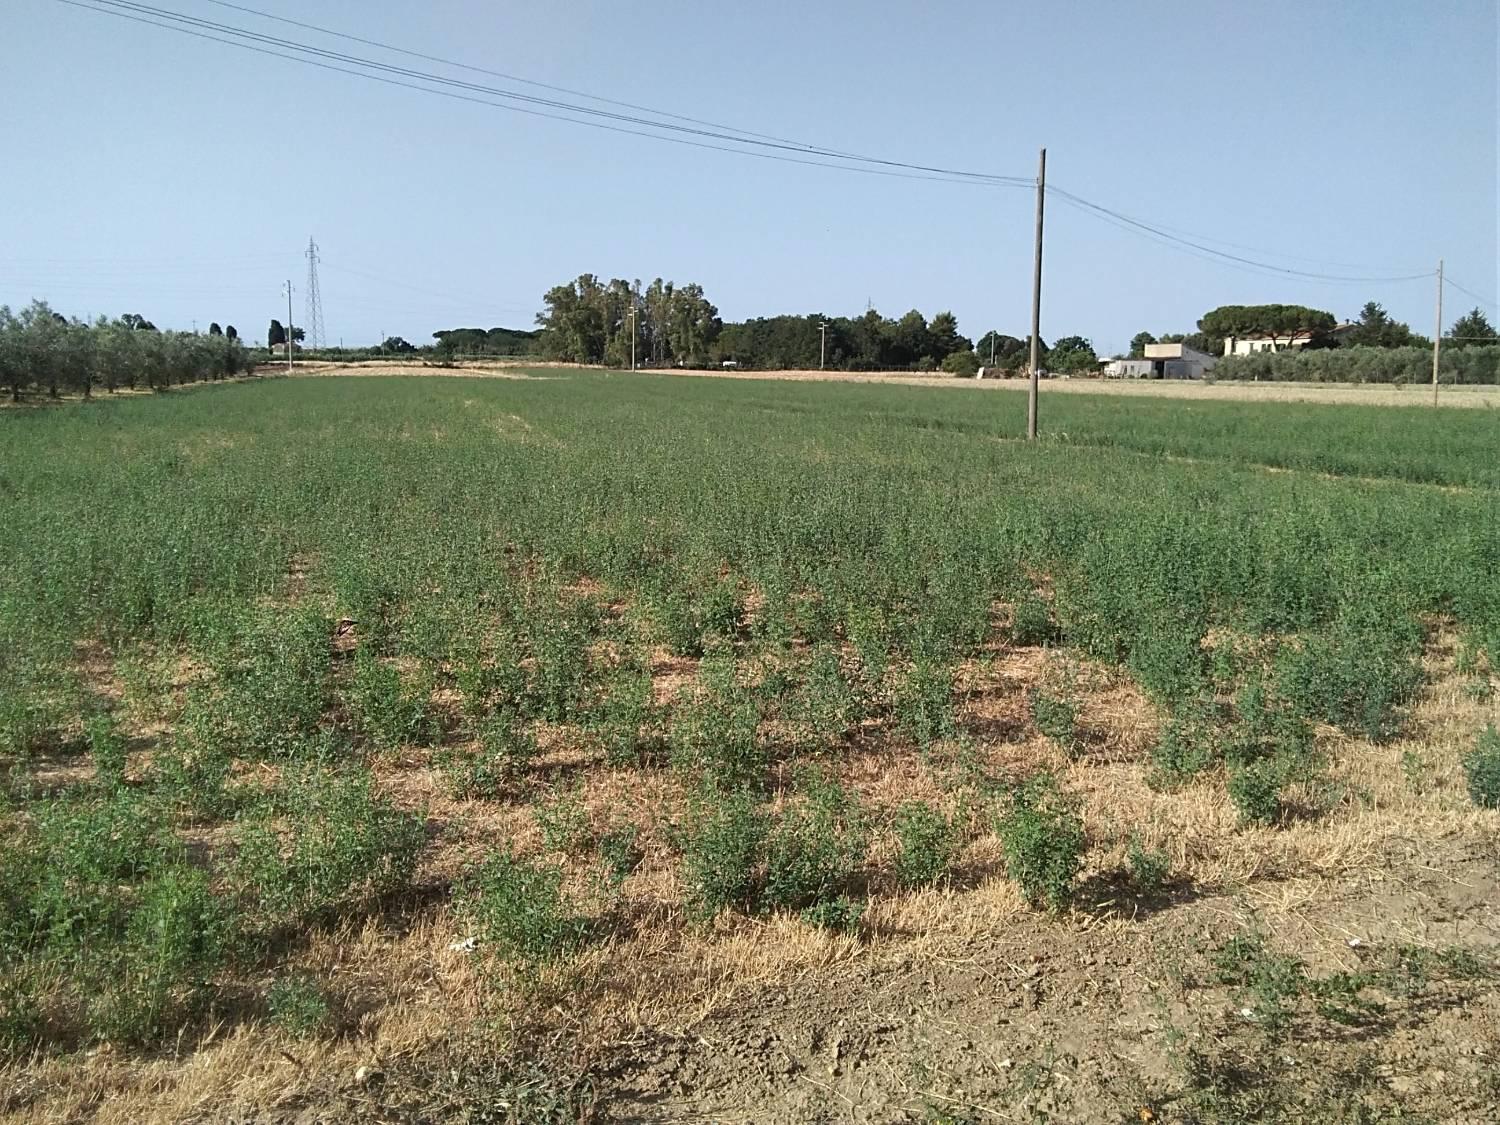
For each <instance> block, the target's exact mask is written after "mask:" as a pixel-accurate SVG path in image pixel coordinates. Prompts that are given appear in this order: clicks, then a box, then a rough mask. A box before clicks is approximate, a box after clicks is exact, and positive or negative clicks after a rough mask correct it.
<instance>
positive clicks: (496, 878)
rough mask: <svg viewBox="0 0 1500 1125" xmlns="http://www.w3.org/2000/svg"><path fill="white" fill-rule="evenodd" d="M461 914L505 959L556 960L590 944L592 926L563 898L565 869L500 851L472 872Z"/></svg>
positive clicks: (460, 897)
mask: <svg viewBox="0 0 1500 1125" xmlns="http://www.w3.org/2000/svg"><path fill="white" fill-rule="evenodd" d="M457 906H458V912H459V914H460V916H461V917H463V918H464V919H465V920H466V921H468V923H469V924H470V925H471V926H473V927H474V929H475V933H476V936H477V937H478V938H479V940H480V942H481V943H482V944H483V945H484V946H486V947H487V948H491V949H493V950H494V951H495V952H496V953H498V954H499V955H500V956H501V957H502V958H505V959H507V960H513V961H520V962H525V963H542V962H547V961H553V960H556V959H557V958H559V957H563V956H565V955H567V954H568V953H571V952H572V951H574V950H575V949H577V948H578V947H579V946H580V945H582V944H583V943H584V941H585V940H586V939H587V937H588V935H589V932H590V929H591V928H592V927H591V924H590V922H589V920H588V919H587V918H585V917H583V916H581V915H578V914H575V913H574V912H573V910H572V908H571V907H570V905H569V904H568V901H567V899H566V897H565V896H564V894H563V888H562V869H561V868H560V867H558V866H556V865H551V864H542V863H536V862H533V861H531V860H527V859H523V858H521V857H519V856H517V855H516V854H515V853H514V852H512V851H511V850H509V849H508V848H507V849H502V850H500V851H497V852H495V853H494V854H492V855H490V856H489V857H488V858H487V859H485V860H484V862H482V863H481V864H480V865H479V866H478V867H477V868H475V869H474V870H473V871H471V872H470V873H469V875H468V876H467V877H466V878H465V879H464V881H463V883H462V884H461V886H460V887H459V889H458V892H457Z"/></svg>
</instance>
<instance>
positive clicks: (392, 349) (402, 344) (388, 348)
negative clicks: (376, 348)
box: [380, 333, 437, 355]
mask: <svg viewBox="0 0 1500 1125" xmlns="http://www.w3.org/2000/svg"><path fill="white" fill-rule="evenodd" d="M434 335H437V333H434ZM380 350H381V351H382V352H388V353H390V354H392V355H409V354H410V353H412V352H414V351H416V350H417V349H416V345H414V344H409V343H407V342H406V341H405V340H403V339H402V338H401V337H400V336H387V337H386V338H385V339H384V340H383V341H381V344H380Z"/></svg>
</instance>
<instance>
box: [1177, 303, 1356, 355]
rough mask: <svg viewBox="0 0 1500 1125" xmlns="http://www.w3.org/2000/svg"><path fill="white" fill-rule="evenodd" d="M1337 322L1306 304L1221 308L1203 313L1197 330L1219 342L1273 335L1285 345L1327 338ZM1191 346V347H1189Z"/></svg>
mask: <svg viewBox="0 0 1500 1125" xmlns="http://www.w3.org/2000/svg"><path fill="white" fill-rule="evenodd" d="M1337 323H1338V322H1337V321H1336V320H1335V319H1334V316H1333V314H1332V313H1331V312H1324V311H1323V310H1322V309H1310V308H1308V307H1306V306H1305V305H1220V306H1219V307H1218V308H1216V309H1210V310H1209V311H1208V312H1206V313H1204V314H1203V316H1202V317H1201V318H1200V319H1199V321H1198V331H1199V332H1201V333H1202V334H1203V335H1205V336H1208V337H1210V338H1212V339H1217V340H1218V341H1219V342H1220V345H1221V347H1220V348H1214V349H1212V350H1213V351H1219V350H1222V343H1223V340H1224V338H1225V337H1227V336H1273V337H1279V338H1280V339H1281V340H1282V341H1283V342H1285V343H1291V342H1293V341H1295V340H1312V341H1318V340H1320V339H1327V338H1328V336H1329V333H1331V332H1332V331H1333V327H1334V325H1335V324H1337ZM1190 346H1191V345H1190Z"/></svg>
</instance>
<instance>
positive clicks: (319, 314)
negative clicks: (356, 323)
mask: <svg viewBox="0 0 1500 1125" xmlns="http://www.w3.org/2000/svg"><path fill="white" fill-rule="evenodd" d="M302 319H303V328H304V329H305V330H306V331H307V341H306V342H305V343H304V344H303V345H302V346H303V347H305V348H309V349H311V350H313V351H321V350H322V349H323V348H324V347H326V346H327V341H325V340H324V339H323V295H322V294H321V293H319V292H318V244H317V243H316V242H314V241H313V240H312V239H311V238H308V240H307V315H306V316H304V317H303V318H302Z"/></svg>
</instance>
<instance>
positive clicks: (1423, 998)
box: [0, 369, 1500, 1123]
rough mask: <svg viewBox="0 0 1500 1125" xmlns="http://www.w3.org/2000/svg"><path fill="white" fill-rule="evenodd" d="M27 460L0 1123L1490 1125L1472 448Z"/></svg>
mask: <svg viewBox="0 0 1500 1125" xmlns="http://www.w3.org/2000/svg"><path fill="white" fill-rule="evenodd" d="M540 374H545V376H546V378H535V379H528V378H516V379H505V380H495V381H485V380H468V379H466V380H447V379H420V378H381V377H371V378H368V379H347V380H346V379H327V380H319V379H303V380H267V381H264V382H258V383H241V384H237V385H232V386H223V387H217V388H210V389H206V390H202V391H198V392H196V393H194V394H191V395H186V396H184V395H179V394H176V393H172V394H166V395H161V396H157V397H154V398H150V399H145V398H135V399H131V400H128V401H121V402H114V403H96V404H93V405H89V406H79V407H77V408H76V409H71V410H52V411H39V412H24V411H12V412H9V413H8V414H6V415H5V416H3V417H0V439H3V440H0V517H3V518H0V573H3V574H4V583H3V586H0V692H3V694H0V771H3V789H0V793H3V797H0V1059H3V1061H0V1113H3V1114H4V1115H5V1116H6V1118H7V1119H11V1120H17V1121H28V1122H44V1121H45V1122H57V1121H97V1122H101V1123H103V1122H127V1121H130V1122H134V1121H143V1120H163V1121H205V1122H207V1121H224V1120H233V1121H256V1122H312V1121H327V1120H334V1121H340V1120H350V1121H353V1120H361V1121H367V1120H375V1121H401V1122H408V1121H409V1122H418V1121H431V1120H440V1121H441V1120H454V1121H526V1122H532V1121H574V1120H590V1121H614V1120H621V1121H632V1120H633V1121H656V1120H663V1121H669V1120H720V1121H747V1122H748V1121H754V1122H761V1121H788V1122H793V1121H795V1122H803V1121H846V1120H851V1121H871V1122H892V1121H925V1122H970V1121H973V1122H980V1121H1023V1120H1032V1121H1046V1120H1056V1121H1111V1120H1113V1121H1120V1120H1135V1121H1141V1120H1145V1121H1223V1122H1231V1121H1236V1122H1237V1121H1246V1120H1267V1121H1281V1120H1309V1121H1313V1120H1316V1121H1347V1122H1371V1121H1385V1120H1401V1121H1412V1120H1419V1121H1478V1120H1485V1119H1489V1118H1490V1117H1491V1114H1492V1110H1493V1107H1494V1105H1495V1104H1496V1102H1497V1100H1500V1080H1497V1078H1496V1074H1497V1073H1500V1066H1497V1060H1500V990H1497V973H1500V961H1497V944H1496V943H1497V939H1500V882H1497V880H1500V862H1497V861H1500V845H1497V839H1500V837H1497V829H1500V812H1497V811H1495V809H1494V806H1495V805H1496V804H1497V803H1500V736H1497V735H1494V734H1488V733H1485V731H1486V726H1487V724H1491V723H1493V722H1494V721H1495V720H1496V718H1497V717H1500V704H1497V702H1496V687H1497V677H1496V665H1497V663H1500V657H1497V654H1500V578H1497V575H1500V458H1497V457H1496V456H1495V454H1496V449H1497V446H1500V433H1497V430H1496V426H1495V423H1494V422H1493V421H1492V420H1491V418H1490V417H1489V416H1488V415H1487V414H1486V412H1482V411H1447V410H1440V411H1430V412H1424V413H1413V412H1407V411H1391V410H1386V409H1381V408H1376V407H1358V406H1346V407H1336V406H1317V405H1307V404H1246V403H1228V402H1222V403H1209V402H1203V403H1194V404H1192V405H1187V404H1184V403H1181V402H1174V401H1168V400H1159V401H1158V400H1142V399H1125V398H1110V397H1103V396H1099V397H1092V396H1089V397H1085V396H1076V397H1067V398H1063V397H1060V396H1054V397H1053V398H1052V400H1051V402H1050V405H1049V409H1048V413H1047V415H1046V418H1047V420H1048V422H1049V424H1050V425H1051V426H1052V427H1053V432H1054V433H1055V434H1057V436H1056V437H1054V438H1051V439H1049V440H1047V441H1044V442H1043V443H1041V444H1040V445H1038V446H1036V447H1029V446H1027V445H1026V444H1025V443H1024V442H1021V441H1019V440H1017V437H1018V432H1019V429H1020V426H1021V424H1022V419H1021V410H1020V409H1019V407H1020V405H1021V403H1022V399H1021V398H1020V397H1019V396H1018V395H1016V394H1014V393H1008V394H1006V393H1002V394H986V395H934V394H932V393H930V392H929V391H926V390H924V389H921V388H908V387H899V386H897V387H877V386H869V385H849V386H834V385H827V384H822V383H806V384H795V385H794V384H791V383H777V382H753V381H740V380H731V381H715V380H682V379H672V378H666V377H656V376H641V377H634V378H632V377H626V376H605V375H600V374H593V373H580V372H572V371H566V370H559V369H552V370H548V371H546V372H545V373H540Z"/></svg>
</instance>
